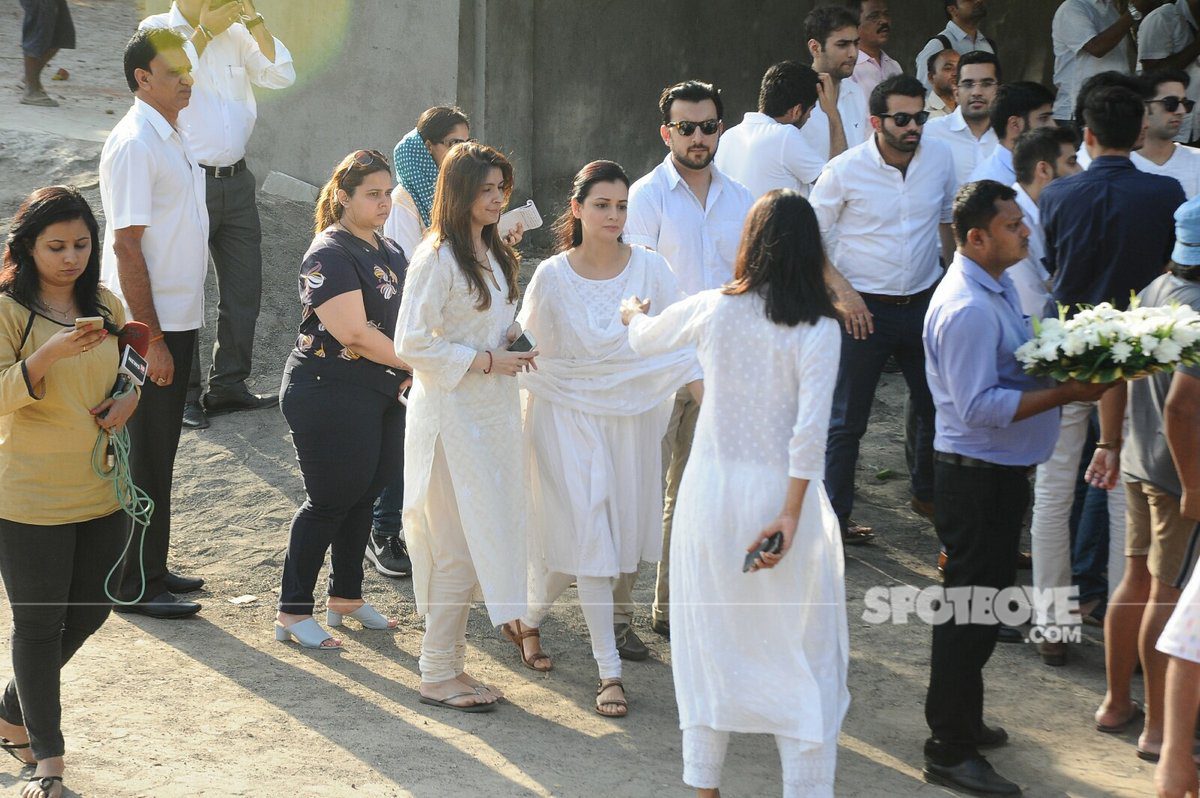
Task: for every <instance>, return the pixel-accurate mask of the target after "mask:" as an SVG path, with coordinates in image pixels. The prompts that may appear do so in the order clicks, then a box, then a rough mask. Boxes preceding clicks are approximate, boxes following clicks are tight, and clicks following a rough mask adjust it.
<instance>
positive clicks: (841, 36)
mask: <svg viewBox="0 0 1200 798" xmlns="http://www.w3.org/2000/svg"><path fill="white" fill-rule="evenodd" d="M804 28H805V31H806V35H807V36H808V52H809V54H810V55H811V56H812V59H813V69H815V70H816V71H817V73H818V74H819V75H820V76H821V85H820V86H818V88H817V92H818V98H819V99H818V102H817V107H816V108H814V109H813V112H812V116H811V117H809V120H808V123H807V124H805V126H804V129H803V130H801V131H800V133H801V135H802V136H803V137H804V142H805V144H807V145H808V148H809V149H810V150H812V151H813V152H815V153H816V154H817V157H818V158H819V159H820V160H821V161H824V162H827V161H829V159H830V158H833V157H834V156H836V155H840V154H841V153H843V152H845V151H846V150H847V149H848V148H850V147H853V146H855V145H856V144H860V143H862V142H863V141H864V140H865V139H866V137H867V100H866V97H865V95H863V93H862V89H860V88H859V87H858V85H857V84H856V83H855V82H854V81H852V80H847V78H849V77H850V76H851V75H853V74H854V68H855V66H856V64H857V63H858V15H857V14H852V13H850V12H849V11H847V10H846V9H845V8H844V7H843V6H817V7H816V8H814V9H813V10H812V11H811V12H810V13H809V15H808V16H807V17H805V18H804Z"/></svg>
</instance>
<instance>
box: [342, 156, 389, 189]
mask: <svg viewBox="0 0 1200 798" xmlns="http://www.w3.org/2000/svg"><path fill="white" fill-rule="evenodd" d="M352 157H353V158H354V162H353V163H351V164H350V165H349V166H348V167H346V171H345V172H343V173H342V176H341V177H339V178H338V186H341V184H342V181H343V180H345V179H346V175H348V174H349V173H350V170H351V169H353V168H354V167H355V166H360V167H362V168H363V169H366V168H367V167H368V166H371V165H372V164H376V163H380V164H383V165H384V166H385V167H387V170H388V171H389V172H391V170H392V166H391V164H389V163H388V159H387V158H385V157H384V156H383V153H381V152H380V151H379V150H356V151H355V153H354V155H353V156H352Z"/></svg>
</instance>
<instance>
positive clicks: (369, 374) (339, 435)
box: [275, 150, 409, 650]
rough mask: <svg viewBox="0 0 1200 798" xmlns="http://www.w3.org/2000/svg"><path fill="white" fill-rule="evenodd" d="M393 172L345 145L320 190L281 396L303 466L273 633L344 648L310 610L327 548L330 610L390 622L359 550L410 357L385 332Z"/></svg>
mask: <svg viewBox="0 0 1200 798" xmlns="http://www.w3.org/2000/svg"><path fill="white" fill-rule="evenodd" d="M391 190H392V175H391V171H390V168H389V165H388V161H387V159H386V158H384V157H383V156H382V155H380V154H379V153H378V152H375V151H374V150H359V151H358V152H356V153H353V154H351V155H348V156H346V157H345V158H344V159H342V162H341V163H340V164H338V167H337V169H335V170H334V172H333V175H332V177H330V179H329V182H328V183H326V184H325V187H324V188H323V189H322V190H321V196H320V198H319V199H318V201H317V211H316V236H315V237H314V238H313V242H312V244H311V246H309V248H308V252H307V253H306V254H305V256H304V262H303V263H302V264H301V266H300V302H301V303H302V306H303V310H302V313H301V321H300V331H299V334H298V335H297V336H296V346H295V348H294V349H293V350H292V353H291V355H290V356H289V357H288V361H287V365H286V366H285V368H284V373H283V385H282V387H281V389H280V397H281V399H280V407H281V408H282V409H283V415H284V417H286V418H287V421H288V425H289V426H290V427H291V430H292V443H293V445H294V446H295V447H296V459H297V460H298V461H299V463H300V473H301V474H302V475H303V477H304V492H305V499H304V504H302V505H301V506H300V509H299V510H298V511H297V512H296V516H295V518H294V519H293V520H292V531H291V539H290V541H289V543H288V551H287V558H286V559H285V560H284V564H283V584H282V588H281V591H280V596H279V613H278V616H277V618H276V620H277V622H276V624H275V637H276V638H277V639H278V640H288V639H293V638H294V639H295V640H296V641H297V642H299V643H300V645H302V646H304V647H306V648H317V649H321V650H328V649H334V648H339V647H340V646H341V641H340V640H337V639H335V638H333V637H332V636H330V635H329V633H328V632H326V631H325V630H324V629H323V628H321V626H320V624H318V623H317V622H316V620H314V619H313V617H312V615H313V604H314V598H313V591H314V589H315V587H316V582H317V573H318V572H319V571H320V570H321V566H322V565H323V564H324V562H325V552H326V551H329V552H330V559H331V567H330V570H329V599H328V602H327V605H326V606H327V616H326V617H327V621H328V623H329V625H331V626H338V625H340V624H341V622H342V618H343V616H349V617H351V618H354V619H355V620H356V621H358V622H359V623H361V624H362V625H363V626H364V627H366V628H369V629H391V628H394V627H395V626H396V624H397V621H396V620H394V619H389V618H385V617H384V616H383V615H381V614H380V613H379V612H377V611H376V610H375V609H374V608H373V607H371V606H370V605H369V604H367V603H365V602H364V601H363V599H362V578H363V552H364V550H365V548H366V543H367V535H368V534H369V533H370V530H371V507H372V505H373V504H374V502H375V498H376V497H377V496H378V495H379V492H380V491H381V490H382V489H383V486H384V485H386V484H388V483H389V482H390V481H391V480H392V479H393V478H394V477H395V475H396V474H397V473H398V472H399V470H400V468H401V462H402V457H403V441H404V405H403V404H402V403H401V401H400V395H401V393H402V392H403V391H404V390H405V389H406V388H407V387H408V383H409V374H408V371H407V366H406V364H405V363H404V362H402V361H401V360H400V359H399V358H398V357H397V356H396V352H395V348H394V347H393V344H392V333H393V331H394V329H395V326H396V314H397V313H398V312H399V310H400V291H401V288H402V287H403V285H404V273H405V270H406V269H407V267H408V264H407V262H406V261H405V259H404V254H403V253H402V252H401V250H400V248H399V247H398V246H397V245H396V244H395V242H393V241H391V240H390V239H387V238H384V237H382V236H380V235H379V234H378V233H376V232H375V231H376V229H377V228H378V227H379V226H380V225H382V224H383V223H384V221H385V220H386V219H387V217H388V213H389V211H390V210H391Z"/></svg>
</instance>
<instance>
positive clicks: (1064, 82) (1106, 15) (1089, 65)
mask: <svg viewBox="0 0 1200 798" xmlns="http://www.w3.org/2000/svg"><path fill="white" fill-rule="evenodd" d="M1161 3H1162V0H1130V3H1129V8H1128V9H1126V10H1124V11H1122V10H1120V9H1118V8H1117V3H1116V2H1115V0H1064V2H1063V4H1062V5H1060V6H1059V7H1058V10H1057V11H1055V12H1054V22H1053V23H1052V25H1051V28H1050V38H1051V40H1052V42H1053V45H1054V85H1055V86H1057V87H1058V96H1057V97H1056V98H1055V101H1054V118H1055V119H1057V120H1059V121H1060V122H1064V123H1065V122H1071V121H1075V120H1074V111H1075V95H1076V94H1077V93H1078V92H1079V88H1080V87H1081V86H1082V85H1083V82H1084V81H1085V80H1087V79H1088V78H1090V77H1091V76H1092V75H1095V74H1097V73H1099V72H1108V71H1110V70H1111V71H1116V72H1124V73H1126V74H1128V73H1129V72H1130V66H1131V63H1130V58H1131V54H1132V52H1131V47H1130V44H1129V29H1130V28H1131V27H1133V24H1134V23H1135V22H1138V21H1140V20H1141V19H1142V16H1143V15H1144V14H1148V13H1150V11H1152V10H1153V9H1154V8H1156V7H1157V6H1158V5H1160V4H1161Z"/></svg>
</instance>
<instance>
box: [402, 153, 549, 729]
mask: <svg viewBox="0 0 1200 798" xmlns="http://www.w3.org/2000/svg"><path fill="white" fill-rule="evenodd" d="M511 185H512V167H511V166H510V165H509V163H508V161H507V160H506V159H505V158H504V156H502V155H500V153H498V152H496V151H495V150H493V149H492V148H490V147H485V146H482V145H478V144H473V143H466V144H459V145H457V146H455V147H454V148H453V149H451V151H450V153H449V154H448V155H447V156H446V158H445V160H444V161H443V162H442V169H441V174H440V175H439V178H438V188H437V192H436V195H435V198H434V205H433V221H432V224H431V226H430V230H429V235H427V236H426V237H425V239H424V241H423V242H422V243H421V245H420V246H418V247H417V251H416V253H414V255H413V260H412V263H411V264H410V266H409V269H408V275H407V278H406V279H405V283H404V294H403V298H402V300H401V303H400V316H399V319H398V320H397V322H396V352H397V354H398V355H400V357H401V358H402V359H403V360H404V361H405V362H406V363H409V364H410V365H411V366H412V369H413V387H412V391H411V393H410V395H409V399H408V419H407V424H406V426H405V441H404V513H403V520H404V529H405V534H406V536H407V540H408V548H409V553H410V555H411V557H412V563H413V590H414V593H415V594H416V601H417V611H418V612H420V613H422V614H424V615H425V637H424V640H423V641H422V644H421V660H420V667H421V701H422V702H423V703H427V704H436V705H440V706H445V707H449V708H452V709H459V710H464V711H469V712H479V711H485V710H488V709H494V708H495V701H496V700H497V698H498V697H499V693H498V691H496V690H494V689H491V688H487V687H485V686H483V685H481V684H480V683H479V682H478V681H477V680H475V679H474V678H472V677H471V676H469V675H468V674H466V673H465V671H464V658H465V652H466V628H467V615H468V613H469V612H470V608H471V601H472V598H473V596H474V594H475V592H476V590H477V589H478V588H482V592H483V598H484V601H485V602H486V603H487V610H488V615H489V616H490V617H491V620H492V623H493V625H500V624H503V623H504V622H506V621H510V620H513V619H514V618H517V617H519V616H520V615H521V614H522V613H523V612H524V611H525V608H526V566H525V524H526V513H525V507H526V481H527V478H526V467H525V465H526V464H525V461H524V460H523V459H522V457H521V450H522V449H521V417H520V405H519V402H518V395H517V382H516V380H515V379H512V378H513V377H514V376H515V375H516V374H517V373H518V372H519V371H522V370H524V369H525V368H526V367H527V365H528V364H531V363H532V362H533V357H534V356H535V355H536V354H537V353H536V352H525V353H515V352H509V351H507V350H506V348H505V347H506V346H507V344H508V342H509V341H511V340H512V339H514V338H515V337H516V336H517V335H518V334H519V330H517V329H514V327H515V325H514V323H513V318H514V316H515V315H516V299H517V292H516V287H515V284H516V275H517V262H516V256H515V255H514V253H513V252H512V250H511V248H509V247H508V245H507V244H505V243H504V242H503V240H502V239H501V238H500V236H499V234H498V232H497V230H496V222H497V221H498V220H499V217H500V212H501V210H502V209H503V207H504V203H505V201H506V200H507V198H508V193H509V187H510V186H511Z"/></svg>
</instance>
